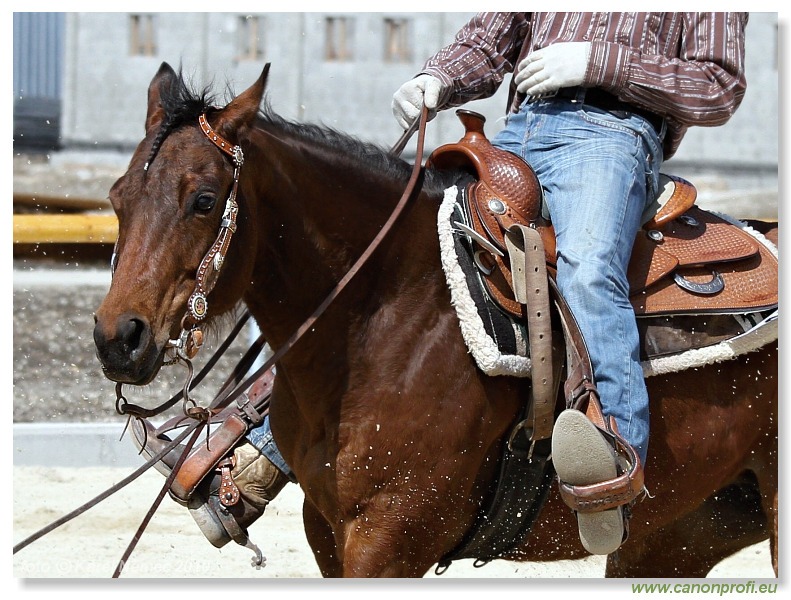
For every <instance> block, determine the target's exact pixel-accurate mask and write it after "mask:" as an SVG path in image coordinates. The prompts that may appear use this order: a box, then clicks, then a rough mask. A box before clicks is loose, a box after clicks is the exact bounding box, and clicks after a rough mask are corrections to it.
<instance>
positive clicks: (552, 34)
mask: <svg viewBox="0 0 791 600" xmlns="http://www.w3.org/2000/svg"><path fill="white" fill-rule="evenodd" d="M746 24H747V13H713V12H709V13H479V14H477V15H476V16H475V17H473V18H472V19H471V20H470V21H469V22H468V23H467V24H466V25H465V26H464V27H463V28H462V29H461V30H459V32H458V33H457V34H456V38H455V40H454V41H453V42H452V43H451V44H449V45H448V46H446V47H444V48H442V49H441V50H440V51H439V52H437V54H435V55H434V56H433V57H432V58H430V59H429V60H428V61H427V62H426V64H425V67H424V69H423V71H421V72H422V73H428V74H430V75H433V76H435V77H437V78H438V79H440V80H441V81H442V82H443V84H444V87H445V89H444V92H443V95H442V96H441V97H440V104H439V106H441V107H442V108H449V107H452V106H460V105H462V104H464V103H466V102H469V101H470V100H475V99H479V98H486V97H488V96H491V95H493V94H494V93H495V91H496V90H497V88H498V87H499V86H500V84H501V83H502V81H503V80H504V78H505V76H506V75H507V74H508V73H512V72H513V71H514V69H515V68H516V66H517V65H518V64H519V63H520V62H521V60H522V59H523V58H524V57H526V56H527V55H528V54H529V53H530V52H532V51H534V50H537V49H539V48H543V47H546V46H548V45H550V44H553V43H557V42H580V41H589V42H591V53H590V58H589V61H588V68H587V72H586V74H585V80H584V82H583V84H582V85H583V86H584V87H598V88H602V89H604V90H606V91H607V92H609V93H611V94H614V95H615V96H617V97H618V98H619V99H620V100H622V101H624V102H628V103H630V104H633V105H635V106H638V107H640V108H642V109H645V110H649V111H651V112H653V113H655V114H657V115H659V116H661V117H664V118H665V119H666V121H667V135H666V136H665V141H664V150H665V158H670V157H671V156H672V155H673V154H675V152H676V150H677V149H678V146H679V143H680V142H681V139H682V138H683V137H684V134H685V133H686V130H687V127H689V126H692V125H703V126H715V125H722V124H723V123H725V122H726V121H727V120H728V119H729V118H730V117H731V115H733V113H734V112H735V111H736V109H737V108H738V106H739V104H740V103H741V101H742V98H743V97H744V91H745V88H746V86H747V83H746V80H745V76H744V28H745V25H746ZM511 94H512V97H513V100H512V101H511V104H510V110H512V111H514V112H515V111H517V110H518V108H519V106H520V104H521V103H522V101H523V100H524V95H522V94H519V93H516V92H515V87H514V84H513V82H512V83H511Z"/></svg>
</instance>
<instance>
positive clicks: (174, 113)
mask: <svg viewBox="0 0 791 600" xmlns="http://www.w3.org/2000/svg"><path fill="white" fill-rule="evenodd" d="M160 98H161V100H160V101H161V106H162V109H163V111H164V113H165V117H164V119H163V120H162V123H161V125H160V127H159V131H158V132H157V135H156V138H155V139H154V142H153V144H152V146H151V151H150V153H149V156H148V160H147V161H146V167H147V166H148V165H149V164H151V162H152V161H153V160H154V158H155V157H156V155H157V153H158V152H159V149H160V147H161V145H162V142H163V141H164V140H165V138H166V137H167V136H168V135H169V134H170V133H172V132H173V131H175V130H176V129H178V128H179V127H180V126H182V125H184V124H193V123H197V121H198V117H199V116H200V115H201V114H204V113H206V114H210V113H211V112H213V111H216V110H218V108H217V107H216V106H215V105H214V102H215V96H214V95H213V94H212V92H211V86H207V87H205V88H203V89H202V90H199V91H197V90H195V89H194V88H193V87H192V86H191V85H190V84H189V83H188V82H187V81H186V80H185V78H184V76H183V74H182V72H181V70H179V73H178V76H177V79H176V81H175V82H174V83H172V84H171V85H163V88H162V89H161V94H160ZM259 119H260V121H259V126H263V127H264V128H266V129H274V130H276V131H279V132H282V134H284V135H286V136H289V137H294V138H298V139H301V140H303V141H308V142H310V143H312V144H315V145H319V146H321V147H323V148H325V149H327V150H328V151H329V152H330V153H332V154H335V155H338V156H345V157H348V158H349V159H350V160H352V161H354V162H357V163H359V164H360V165H363V166H364V167H366V168H368V169H370V171H371V172H372V173H376V174H378V175H379V176H383V177H387V178H393V179H395V180H397V181H404V182H406V180H407V179H408V178H409V176H410V173H411V170H412V166H411V165H410V164H409V163H407V162H406V161H404V160H403V159H401V158H399V157H397V156H394V155H392V154H390V153H389V152H388V151H387V150H385V149H383V148H381V147H380V146H377V145H376V144H373V143H370V142H366V141H362V140H360V139H358V138H356V137H354V136H351V135H349V134H346V133H343V132H341V131H338V130H336V129H333V128H331V127H327V126H324V125H316V124H311V123H297V122H294V121H289V120H287V119H284V118H283V117H281V116H280V115H278V114H276V113H275V112H274V111H273V110H272V108H271V106H270V105H269V103H268V102H264V107H263V108H262V110H261V111H260V113H259ZM426 175H427V176H426V178H425V181H424V186H429V187H432V188H435V189H438V190H441V189H443V188H444V187H447V185H448V184H447V182H445V181H441V180H442V179H444V177H438V175H441V174H438V173H435V172H433V171H432V170H429V171H428V172H427V174H426Z"/></svg>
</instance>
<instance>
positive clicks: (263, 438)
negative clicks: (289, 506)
mask: <svg viewBox="0 0 791 600" xmlns="http://www.w3.org/2000/svg"><path fill="white" fill-rule="evenodd" d="M246 437H247V440H248V441H249V442H250V443H251V444H252V445H253V446H255V447H256V448H258V450H259V451H260V452H261V454H263V455H264V456H266V457H267V458H268V459H269V460H270V462H271V463H272V464H273V465H275V466H276V467H277V468H278V469H280V470H281V471H283V473H284V474H285V475H286V476H288V478H289V479H291V480H292V481H294V474H293V473H292V472H291V469H290V468H289V466H288V465H287V464H286V461H285V459H284V458H283V455H282V454H280V450H278V448H277V444H275V440H274V438H273V437H272V429H271V428H270V427H269V415H266V416H265V417H264V420H263V422H262V423H261V424H260V425H259V426H258V427H255V428H253V429H251V430H250V431H248V432H247V436H246Z"/></svg>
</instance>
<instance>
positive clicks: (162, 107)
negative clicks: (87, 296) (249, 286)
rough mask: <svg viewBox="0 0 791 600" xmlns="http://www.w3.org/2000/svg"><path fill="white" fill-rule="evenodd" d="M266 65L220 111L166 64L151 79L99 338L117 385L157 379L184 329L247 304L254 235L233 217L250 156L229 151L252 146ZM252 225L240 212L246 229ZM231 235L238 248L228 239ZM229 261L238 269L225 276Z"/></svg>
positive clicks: (118, 194)
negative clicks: (246, 158) (245, 287)
mask: <svg viewBox="0 0 791 600" xmlns="http://www.w3.org/2000/svg"><path fill="white" fill-rule="evenodd" d="M268 67H269V65H267V66H266V67H265V68H264V71H263V73H262V74H261V77H260V78H259V79H258V81H257V82H256V83H255V84H253V85H252V86H251V87H250V88H249V89H247V90H246V91H245V92H243V93H242V94H240V95H239V96H237V97H236V98H235V99H234V100H232V101H231V102H230V103H229V104H228V105H227V106H225V107H224V108H222V109H219V108H216V107H213V106H212V105H211V100H210V98H209V97H208V94H207V92H205V91H204V93H203V94H194V93H192V92H190V91H188V90H187V87H186V86H185V84H184V81H183V78H182V77H181V75H180V74H177V73H176V72H175V71H174V70H173V69H172V68H171V67H170V66H169V65H168V64H167V63H163V64H162V66H161V67H160V69H159V71H158V72H157V74H156V75H155V76H154V78H153V80H152V81H151V84H150V86H149V89H148V111H147V116H146V122H145V138H144V139H143V140H142V141H141V142H140V144H139V145H138V147H137V149H136V150H135V152H134V154H133V156H132V159H131V161H130V164H129V167H128V170H127V171H126V173H125V174H124V175H123V176H121V178H119V179H118V181H117V182H116V183H115V184H114V185H113V187H112V188H111V190H110V201H111V203H112V206H113V209H114V210H115V213H116V215H117V216H118V222H119V235H118V240H117V242H116V249H115V252H114V255H113V265H112V268H113V279H112V284H111V287H110V290H109V292H108V293H107V296H106V297H105V299H104V301H103V302H102V304H101V306H100V307H99V309H98V310H97V311H96V314H95V322H96V325H95V329H94V341H95V344H96V352H97V356H98V358H99V360H100V361H101V364H102V368H103V370H104V372H105V374H106V375H107V377H109V378H110V379H112V380H114V381H118V382H121V383H130V384H136V385H145V384H146V383H148V382H150V381H151V380H152V379H153V378H154V377H155V376H156V374H157V373H158V371H159V368H160V367H161V365H162V364H163V360H164V358H165V354H166V351H167V350H168V348H171V347H174V346H178V345H179V344H178V342H177V341H176V340H178V339H179V338H180V339H181V340H182V345H183V342H184V338H185V336H184V335H183V332H188V333H189V332H193V333H194V332H195V330H196V329H197V326H198V324H199V323H200V322H202V321H204V320H206V321H209V320H211V319H214V318H216V317H217V316H219V315H222V314H224V313H227V312H229V311H231V310H232V309H233V308H234V307H235V306H236V304H237V302H238V300H239V298H240V297H241V294H242V288H243V283H242V282H243V281H244V280H245V279H246V278H247V277H249V272H250V270H251V269H252V261H251V260H250V259H249V258H248V257H247V256H246V255H247V254H248V253H245V252H244V251H242V250H241V248H242V247H244V246H245V245H246V243H247V242H249V236H250V235H252V234H251V232H250V231H249V229H250V228H240V231H239V232H238V233H234V232H235V230H236V223H235V216H236V215H235V214H233V215H230V216H232V217H233V218H230V217H229V213H230V212H232V211H230V205H231V204H232V202H235V200H236V199H235V198H234V197H235V196H236V195H237V187H238V185H237V184H238V176H239V170H240V167H241V164H240V160H241V159H242V154H241V153H239V155H238V156H236V157H234V156H231V155H230V154H229V152H228V150H227V149H225V148H222V147H221V144H222V143H227V144H228V145H230V146H232V147H234V146H235V149H236V150H237V151H239V150H240V149H241V148H243V147H244V146H245V143H246V139H247V135H248V134H249V131H250V129H251V127H252V124H253V123H254V121H255V119H256V115H257V113H258V111H259V106H260V103H261V100H262V97H263V93H264V88H265V84H266V77H267V72H268ZM204 115H205V117H203V118H204V119H205V121H201V123H200V124H199V119H201V118H202V116H204ZM212 136H214V139H212ZM218 140H219V142H218ZM239 195H240V198H239V199H240V200H241V196H242V194H241V192H240V194H239ZM226 199H227V200H226ZM247 219H249V215H246V214H244V212H242V214H240V215H239V221H240V223H242V222H244V221H246V220H247ZM231 221H233V222H231ZM232 235H235V236H236V238H237V239H235V240H234V242H235V243H234V244H230V243H228V240H227V239H226V238H230V236H232ZM245 237H247V238H248V239H247V240H245ZM239 238H241V239H239ZM226 251H227V253H228V254H227V256H226ZM223 262H228V263H232V264H231V266H230V267H229V268H226V269H224V270H222V272H220V269H221V267H222V264H223ZM215 284H216V285H215ZM196 311H197V312H196ZM180 332H182V333H180ZM198 333H201V335H202V332H200V331H199V332H198ZM188 337H189V338H190V339H189V340H188V341H189V342H190V343H192V344H193V345H194V344H199V343H200V339H193V338H194V336H192V335H190V336H188Z"/></svg>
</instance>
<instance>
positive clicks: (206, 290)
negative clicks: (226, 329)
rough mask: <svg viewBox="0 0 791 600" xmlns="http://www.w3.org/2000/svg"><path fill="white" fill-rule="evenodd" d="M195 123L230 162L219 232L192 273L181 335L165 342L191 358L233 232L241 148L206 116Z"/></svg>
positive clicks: (199, 337) (201, 337) (199, 345)
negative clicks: (228, 189)
mask: <svg viewBox="0 0 791 600" xmlns="http://www.w3.org/2000/svg"><path fill="white" fill-rule="evenodd" d="M198 124H199V125H200V128H201V131H203V133H204V135H205V136H206V137H207V138H209V141H210V142H212V143H213V144H214V145H215V146H217V148H219V149H220V150H221V151H222V152H223V153H224V154H226V155H228V156H229V157H230V158H231V160H232V161H233V167H234V168H233V186H232V187H231V192H230V194H229V195H228V200H226V202H225V211H224V212H223V215H222V221H221V222H220V232H219V233H218V234H217V239H216V240H215V241H214V243H213V244H212V246H211V248H209V251H208V252H207V253H206V255H205V256H204V257H203V260H202V261H201V264H200V266H199V267H198V271H197V274H196V276H195V290H194V291H193V292H192V295H191V296H190V298H189V300H188V301H187V312H186V314H185V315H184V317H183V318H182V320H181V328H182V329H181V335H179V337H178V338H177V339H175V340H170V341H169V342H168V347H169V348H174V349H175V350H176V353H177V355H178V356H179V357H181V358H182V359H192V358H194V357H195V355H196V354H197V353H198V351H199V350H200V348H201V346H202V345H203V329H202V328H201V326H200V324H201V323H202V322H203V321H204V320H205V319H206V315H207V314H208V310H209V302H208V300H207V296H208V295H209V294H210V293H211V291H212V290H213V289H214V286H215V285H216V284H217V279H218V277H219V275H220V270H221V269H222V266H223V264H224V263H225V255H226V254H227V253H228V247H229V246H230V244H231V238H232V237H233V234H234V232H236V217H237V215H238V214H239V204H238V203H237V202H236V193H237V190H238V188H239V172H240V171H241V169H242V165H243V164H244V154H243V153H242V147H241V146H239V145H234V144H231V143H230V142H228V141H227V140H226V139H224V138H223V137H222V136H221V135H220V134H219V133H217V132H216V131H214V129H212V127H211V125H209V122H208V121H207V120H206V115H205V114H202V115H201V116H200V117H198Z"/></svg>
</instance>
